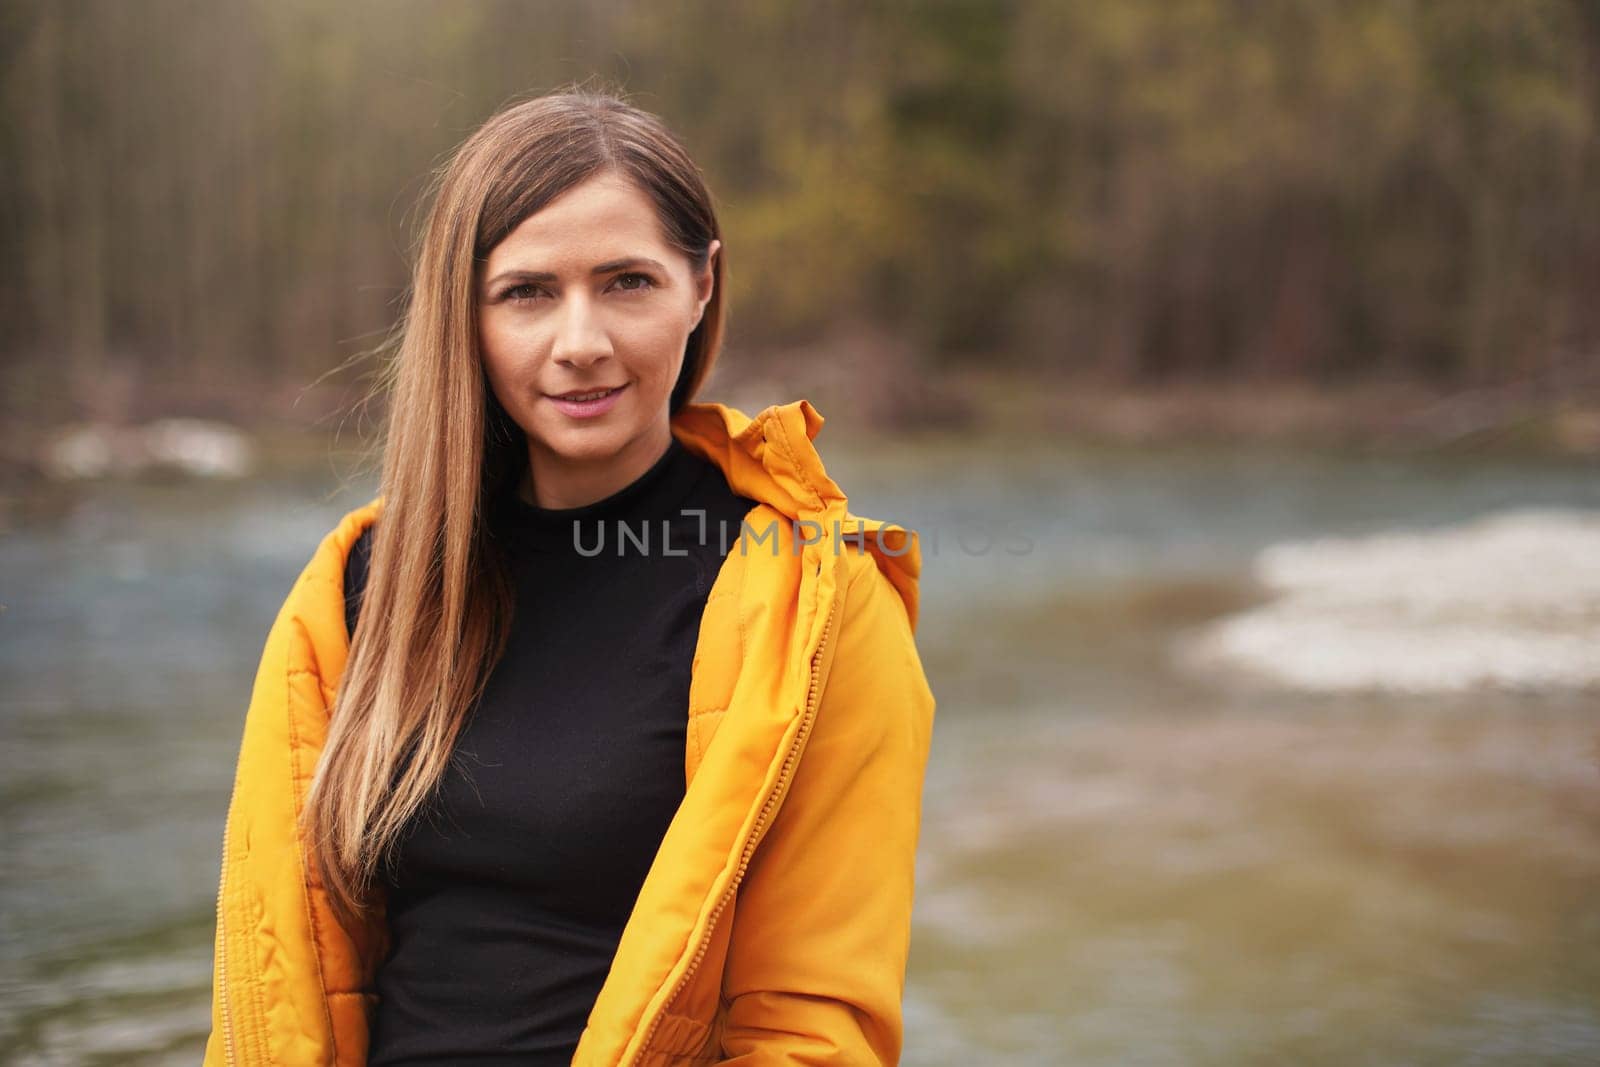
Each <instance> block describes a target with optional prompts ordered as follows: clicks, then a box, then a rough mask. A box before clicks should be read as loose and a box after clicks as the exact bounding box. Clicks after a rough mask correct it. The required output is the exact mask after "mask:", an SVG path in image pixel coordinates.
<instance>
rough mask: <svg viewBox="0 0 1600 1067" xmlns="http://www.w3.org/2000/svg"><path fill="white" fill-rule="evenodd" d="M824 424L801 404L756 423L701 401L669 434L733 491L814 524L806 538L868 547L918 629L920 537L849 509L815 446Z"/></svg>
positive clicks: (775, 408)
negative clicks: (707, 463) (702, 459)
mask: <svg viewBox="0 0 1600 1067" xmlns="http://www.w3.org/2000/svg"><path fill="white" fill-rule="evenodd" d="M823 422H824V419H823V416H822V413H821V412H819V411H818V410H817V409H816V407H815V406H813V405H812V403H811V402H810V401H809V400H804V399H802V400H794V401H790V402H789V403H787V404H773V405H771V406H769V407H766V408H763V409H762V410H761V411H760V412H759V413H757V414H756V416H755V417H754V418H752V417H751V416H749V415H746V414H745V413H744V412H742V411H740V410H738V409H737V408H733V407H729V406H728V405H726V404H720V403H716V402H714V401H700V402H691V403H688V404H685V405H684V406H683V407H682V408H680V409H679V411H678V413H677V414H675V415H674V416H673V417H672V432H673V434H674V435H675V436H676V437H677V438H678V440H680V441H681V442H683V444H684V445H685V446H686V447H687V448H689V450H690V451H692V452H695V453H696V454H698V455H701V456H704V457H705V458H706V459H708V460H710V461H711V462H713V463H715V464H717V466H718V467H720V468H722V472H723V475H724V477H726V478H727V480H728V485H729V486H730V487H731V488H732V489H733V491H734V492H736V493H738V494H740V495H741V496H746V497H749V498H751V499H752V500H759V501H761V502H762V503H764V504H768V505H770V506H771V507H773V508H774V509H776V510H777V511H778V512H779V513H781V514H783V515H784V516H786V517H788V518H790V519H792V520H796V521H802V520H804V521H808V522H814V523H817V524H818V525H817V527H816V528H815V529H813V528H811V527H806V530H807V531H808V535H809V536H811V537H820V538H821V539H822V543H823V544H824V545H825V546H829V545H830V544H831V547H832V550H833V551H835V552H844V551H859V550H860V548H859V547H856V546H864V547H865V548H866V550H867V551H868V552H870V553H871V554H872V557H873V560H874V562H876V563H877V565H878V569H879V570H880V571H882V572H883V574H884V576H885V577H887V578H888V579H889V581H890V583H891V584H892V585H893V586H894V589H895V591H896V592H897V593H899V594H900V599H901V601H902V602H903V603H904V604H905V609H906V615H907V617H908V618H909V619H910V621H911V626H912V629H913V630H915V628H916V625H917V609H918V606H919V602H920V590H919V585H918V583H919V579H920V577H921V573H922V550H921V545H920V543H919V542H918V539H917V536H916V533H915V531H912V530H909V529H907V528H905V527H903V526H899V525H897V524H895V523H892V522H889V521H887V520H883V519H872V518H867V517H865V516H862V515H857V514H854V513H853V512H851V511H850V510H849V502H848V501H847V499H846V498H845V494H844V491H843V490H841V489H840V488H839V486H838V484H837V483H835V482H834V480H833V479H832V478H830V477H828V472H827V470H826V469H824V467H823V464H822V456H821V455H820V454H819V453H818V452H817V449H816V446H815V445H814V444H813V442H814V441H815V440H816V436H817V432H818V431H819V430H821V429H822V425H823ZM834 523H838V527H837V529H836V528H835V526H834ZM834 538H837V542H838V543H837V544H832V542H833V539H834ZM847 546H850V547H847Z"/></svg>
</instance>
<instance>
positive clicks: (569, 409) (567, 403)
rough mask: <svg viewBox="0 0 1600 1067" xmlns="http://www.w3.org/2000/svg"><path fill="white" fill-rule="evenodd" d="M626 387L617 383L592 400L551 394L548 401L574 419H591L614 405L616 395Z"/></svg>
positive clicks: (620, 393)
mask: <svg viewBox="0 0 1600 1067" xmlns="http://www.w3.org/2000/svg"><path fill="white" fill-rule="evenodd" d="M626 388H627V386H626V385H619V386H617V387H616V388H615V389H613V390H611V391H610V392H609V393H607V394H606V395H605V396H602V397H597V398H596V399H594V400H566V399H563V398H562V397H559V396H551V397H550V402H551V403H553V404H555V406H556V407H557V408H558V409H560V410H561V411H562V412H564V413H565V414H568V415H571V416H572V417H573V418H575V419H592V418H594V417H595V416H597V415H604V414H605V413H606V412H608V411H610V410H611V409H612V407H614V406H615V405H616V402H617V397H619V396H621V395H622V391H623V390H624V389H626Z"/></svg>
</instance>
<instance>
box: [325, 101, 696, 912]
mask: <svg viewBox="0 0 1600 1067" xmlns="http://www.w3.org/2000/svg"><path fill="white" fill-rule="evenodd" d="M603 172H609V173H616V174H619V175H621V176H623V177H625V178H628V179H630V180H632V181H633V182H634V183H635V184H637V186H638V187H639V188H640V189H641V190H643V191H644V192H645V193H646V194H647V195H648V196H649V197H650V199H651V201H652V202H653V203H654V205H655V207H656V212H657V215H658V216H659V218H660V220H661V225H662V228H663V231H664V234H665V237H666V239H667V241H668V243H669V244H671V245H673V246H675V247H676V248H678V249H679V250H680V251H682V252H683V253H684V255H685V256H687V257H688V258H689V260H690V263H691V266H692V267H693V269H694V270H695V271H697V272H698V271H701V270H704V268H705V263H706V258H707V255H708V252H709V248H710V245H711V242H712V241H713V240H716V239H719V238H720V236H721V234H720V230H719V228H718V225H717V219H716V215H715V213H714V211H713V209H712V204H711V196H710V193H709V192H708V190H707V189H706V186H705V183H704V181H703V179H702V177H701V175H700V172H699V170H698V168H697V167H696V166H695V164H694V163H693V161H692V160H691V159H690V158H689V155H688V153H687V152H686V151H685V150H684V148H683V146H682V144H680V143H679V141H678V139H677V138H676V137H675V136H673V134H672V133H671V132H670V131H669V130H668V129H667V128H666V126H665V125H663V123H662V122H661V120H660V119H659V118H657V117H656V116H654V115H651V114H650V113H648V112H645V111H642V110H639V109H638V108H636V107H633V106H632V105H630V104H628V103H627V102H626V101H625V100H624V99H623V98H622V97H621V96H620V95H617V94H616V93H615V92H613V91H611V90H605V89H601V90H593V89H584V88H580V87H577V86H568V87H565V88H563V89H560V90H557V91H555V92H552V93H548V94H545V95H541V96H535V97H532V98H525V99H520V100H514V101H513V102H512V103H510V104H508V105H507V106H505V107H503V108H502V109H500V110H499V111H497V112H496V113H495V114H494V115H493V116H491V117H490V118H489V119H488V120H487V121H486V122H484V124H483V125H482V126H480V127H479V128H478V129H477V130H476V131H475V132H473V133H472V135H471V136H469V137H468V138H467V139H466V140H465V141H464V142H462V143H461V145H460V146H459V147H458V148H457V149H456V151H455V152H454V153H453V154H452V156H451V157H450V159H449V161H448V162H447V163H446V164H445V165H444V166H443V167H442V168H441V169H440V170H439V171H438V172H436V174H435V176H434V180H433V182H432V183H431V184H430V193H431V197H432V204H431V207H430V209H429V211H428V214H427V217H426V219H425V221H424V223H423V227H422V231H421V233H420V240H419V241H418V243H417V245H416V246H414V247H415V262H414V267H413V270H412V276H411V286H410V290H409V292H408V293H407V306H406V308H405V311H404V312H403V314H402V315H401V318H400V321H399V323H398V324H397V327H396V329H395V331H394V333H393V334H392V335H391V341H390V342H389V347H391V348H392V349H393V350H394V351H393V353H392V355H393V358H391V359H390V360H389V361H388V362H387V365H386V366H385V368H384V370H383V372H382V374H381V376H380V380H379V383H378V390H379V392H380V393H383V394H386V395H387V397H388V401H389V403H388V416H387V426H386V427H385V430H384V433H383V435H382V443H381V448H382V479H381V490H380V492H381V495H382V498H383V503H382V507H381V514H380V517H379V520H378V522H377V523H376V525H375V528H374V530H373V541H372V558H371V566H370V575H371V577H370V579H369V581H368V583H367V585H366V588H365V591H364V593H363V601H362V609H361V613H360V617H359V621H358V623H357V626H356V631H355V634H354V635H353V639H352V644H351V650H350V657H349V659H348V661H347V663H346V667H345V670H344V674H343V677H342V680H341V682H340V685H339V689H338V693H337V696H336V698H335V702H334V706H333V708H332V711H331V718H330V722H329V726H328V737H327V743H326V745H325V746H324V748H323V752H322V756H321V759H320V760H319V762H318V764H317V769H316V774H315V776H314V778H313V779H312V783H311V789H310V793H309V795H308V797H307V800H306V806H305V811H304V813H303V815H302V829H303V831H304V832H305V834H306V837H307V840H308V841H309V842H310V847H311V850H312V853H313V856H314V863H315V867H316V871H317V873H318V874H319V875H320V876H321V879H322V882H323V885H324V886H325V888H326V890H327V893H328V897H329V902H330V904H331V905H332V906H333V908H334V911H335V913H336V914H338V915H339V916H340V918H341V921H344V922H346V923H347V924H352V925H353V924H355V923H358V922H360V921H362V920H363V919H364V918H365V917H366V916H367V915H369V914H370V907H371V905H372V888H373V884H374V878H375V874H376V871H377V865H378V864H379V863H380V862H382V861H383V860H384V858H385V857H386V856H387V855H388V853H389V851H390V849H391V848H392V847H394V846H395V845H396V843H397V840H398V837H399V834H400V832H401V831H402V829H403V828H404V826H405V824H406V822H407V821H408V820H409V819H410V818H411V817H412V816H413V815H414V814H415V813H416V812H417V811H418V809H419V808H420V807H421V806H422V805H423V804H424V803H426V802H427V801H428V798H429V797H430V795H431V794H432V793H433V791H434V789H435V787H436V786H437V785H438V782H439V780H440V778H441V777H442V775H443V774H444V771H445V770H446V768H447V767H448V765H449V762H450V757H451V751H452V749H453V747H454V744H455V740H456V737H457V735H458V734H459V733H460V730H461V726H462V723H463V722H464V720H465V718H466V716H467V714H468V712H469V711H470V709H471V706H472V705H473V704H474V703H475V702H476V701H477V699H478V698H479V697H480V696H481V695H482V693H483V687H484V684H485V683H486V682H487V680H488V676H489V672H490V670H491V668H492V667H493V666H494V663H495V662H496V661H497V660H498V659H499V657H500V656H501V655H502V653H503V652H504V650H505V642H506V636H507V632H508V630H509V626H510V620H511V610H512V594H511V585H510V581H509V578H508V577H507V568H506V562H505V560H503V559H501V558H500V557H499V556H498V554H497V552H496V549H495V546H494V542H493V541H492V540H491V539H490V538H488V537H487V535H486V532H485V528H484V517H485V515H486V513H487V511H488V508H489V506H490V504H491V503H492V501H493V500H494V499H495V498H496V497H497V496H498V495H499V494H501V493H505V492H508V491H511V490H512V488H513V487H514V486H515V484H516V481H517V479H519V478H520V477H521V475H522V473H523V468H524V466H525V465H526V463H527V449H526V444H525V440H524V437H523V434H522V432H521V430H520V428H519V427H518V426H517V425H516V424H515V423H514V422H513V421H512V420H511V418H510V417H509V415H507V413H506V411H505V409H504V408H503V407H502V406H501V405H500V404H499V402H498V401H497V400H496V399H495V396H494V393H493V391H492V390H491V388H490V387H489V384H488V380H487V378H486V376H485V373H484V369H483V364H482V360H481V358H480V353H479V346H478V333H477V292H478V285H477V282H478V271H479V270H480V269H481V267H482V264H483V261H484V260H485V259H486V258H487V257H488V254H489V252H490V251H491V250H492V249H493V248H494V247H495V246H496V245H497V244H499V243H500V242H501V241H502V240H503V239H504V238H505V237H506V236H507V235H508V234H509V233H510V232H511V231H512V230H513V229H515V228H516V227H517V226H518V225H519V224H520V223H521V222H522V220H524V219H525V218H527V217H528V216H530V215H532V214H533V213H535V212H537V211H539V210H540V209H541V208H543V207H544V206H545V205H546V204H548V203H549V202H550V201H552V200H553V199H555V198H556V197H557V196H559V195H560V194H561V193H563V192H565V191H566V190H568V189H570V188H572V187H573V186H576V185H578V184H579V183H581V182H583V181H585V180H587V179H589V178H591V177H594V176H596V175H598V174H601V173H603ZM725 259H726V254H725V253H724V254H719V255H718V256H717V257H716V259H715V262H714V265H713V290H712V295H711V299H710V302H709V303H708V304H707V305H706V308H705V313H704V315H703V316H702V318H701V321H700V324H699V325H698V326H696V327H695V329H694V332H693V333H691V334H690V336H689V340H688V344H687V347H686V350H685V353H684V361H683V369H682V371H681V373H680V374H679V377H678V381H677V382H676V383H675V385H674V387H673V390H672V396H671V400H670V408H671V411H672V412H673V413H676V412H677V411H678V410H679V409H680V408H681V407H682V406H683V405H684V404H685V403H687V402H688V401H689V400H690V399H691V398H692V397H693V396H694V394H695V392H696V390H698V389H699V387H700V385H701V383H703V382H704V381H705V378H706V375H707V374H708V373H709V372H710V370H711V366H712V363H713V362H714V361H715V359H716V357H717V353H718V351H719V349H720V348H721V344H722V332H723V324H724V319H725V314H726V312H725V310H724V303H723V291H724V287H723V274H724V268H723V263H724V261H725Z"/></svg>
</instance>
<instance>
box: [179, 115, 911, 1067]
mask: <svg viewBox="0 0 1600 1067" xmlns="http://www.w3.org/2000/svg"><path fill="white" fill-rule="evenodd" d="M724 258H725V257H724V255H723V252H722V244H721V240H720V237H719V230H718V226H717V221H716V217H715V214H714V212H713V210H712V206H711V201H710V197H709V194H708V193H707V191H706V189H705V186H704V184H703V182H702V180H701V178H700V176H699V172H698V171H697V169H696V168H695V166H694V164H693V163H692V162H691V161H690V159H689V158H688V156H687V155H686V153H685V152H684V150H683V148H682V146H681V145H680V144H679V143H678V142H677V141H676V140H675V139H674V138H673V136H672V135H671V134H670V133H669V132H668V131H667V130H666V129H665V128H664V127H663V126H662V125H661V123H660V122H659V120H657V119H656V118H655V117H654V116H651V115H649V114H646V113H644V112H641V111H639V110H637V109H634V108H632V107H631V106H629V105H627V104H625V103H623V102H622V101H621V100H619V99H616V98H614V97H611V96H609V95H605V94H599V93H586V92H579V91H570V92H562V93H556V94H551V95H548V96H544V97H539V98H535V99H531V100H527V101H523V102H521V103H517V104H515V105H514V106H511V107H508V108H506V109H504V110H502V111H501V112H500V113H498V114H496V115H495V116H493V117H492V118H491V119H489V121H488V122H487V123H485V124H484V125H483V126H482V127H481V128H480V129H479V130H477V131H476V132H475V133H474V134H473V135H472V136H471V137H470V138H469V139H468V140H467V141H466V142H465V143H464V144H463V145H462V146H461V147H460V148H459V149H458V150H457V152H456V154H455V155H454V157H453V158H452V160H451V161H450V163H449V164H448V166H447V167H446V168H445V169H444V171H443V172H442V174H441V175H440V180H439V184H438V187H437V190H436V193H435V196H434V201H433V205H432V208H431V211H430V214H429V216H428V219H427V222H426V224H425V230H424V235H423V240H422V243H421V246H420V251H419V255H418V258H417V263H416V267H415V272H414V276H413V283H412V295H411V304H410V307H409V308H408V311H407V314H406V319H405V323H404V329H403V332H402V333H401V335H400V345H399V351H398V357H397V359H396V360H395V361H394V363H393V370H392V379H391V380H390V381H389V382H388V383H386V386H387V388H388V389H389V391H390V414H389V424H388V429H387V434H386V438H385V442H384V462H383V474H382V484H381V493H380V495H379V496H378V497H377V498H376V499H375V500H373V501H372V502H370V503H369V504H367V505H365V506H364V507H361V508H358V509H356V510H354V511H352V512H350V513H349V514H348V515H346V516H345V517H344V519H343V520H342V521H341V522H340V523H339V525H338V526H337V528H336V529H334V530H333V531H332V532H331V533H329V534H328V536H327V537H326V538H325V539H324V540H323V542H322V544H321V546H320V547H319V548H318V550H317V552H316V553H315V555H314V556H313V558H312V560H311V562H310V563H309V565H308V566H307V567H306V569H305V571H304V573H303V574H302V575H301V577H300V579H299V581H298V582H297V583H296V584H295V586H294V588H293V590H292V591H291V593H290V594H289V597H288V599H287V601H286V603H285V604H284V606H283V609H282V611H281V612H280V613H279V616H278V618H277V621H276V622H275V624H274V625H273V627H272V629H271V632H270V633H269V635H268V638H267V643H266V649H265V652H264V654H263V657H262V661H261V666H260V669H259V672H258V674H257V678H256V684H255V689H254V693H253V696H252V700H251V703H250V707H249V710H248V712H247V714H246V719H245V728H244V739H243V744H242V748H241V752H240V757H239V765H238V773H237V778H236V782H235V785H234V792H233V800H232V804H231V806H230V808H229V812H228V817H227V824H226V830H225V832H224V835H223V856H222V879H221V886H220V890H219V900H218V910H217V938H216V957H215V959H216V963H215V978H214V983H213V998H212V999H213V1007H212V1022H213V1027H212V1034H211V1038H210V1042H209V1044H208V1046H207V1050H206V1063H207V1064H213V1063H216V1064H223V1063H226V1064H244V1063H250V1064H255V1063H262V1064H265V1063H274V1064H312V1063H335V1064H365V1063H369V1062H370V1063H373V1064H389V1063H393V1064H398V1063H440V1064H442V1063H457V1062H464V1061H472V1062H505V1063H513V1062H514V1063H519V1064H538V1063H575V1064H585V1065H591V1064H592V1065H600V1064H606V1065H612V1064H630V1065H634V1064H637V1065H665V1064H703V1063H721V1062H737V1063H749V1064H759V1063H780V1062H783V1063H791V1062H793V1063H799V1062H805V1063H842V1064H869V1063H893V1062H896V1061H897V1060H898V1057H899V1054H900V1049H901V1040H902V1027H901V1015H900V1003H901V994H902V989H903V983H904V975H905V962H906V955H907V950H908V944H909V937H910V913H911V903H912V888H913V884H912V883H913V867H914V857H915V851H916V841H917V835H918V827H919V816H920V799H921V789H922V780H923V769H924V766H925V763H926V759H927V753H928V745H929V740H930V733H931V729H932V722H933V712H934V700H933V696H932V694H931V692H930V691H929V689H928V686H927V682H926V680H925V677H924V674H923V671H922V666H921V663H920V661H919V659H918V656H917V651H916V647H915V644H914V641H913V631H914V627H915V624H916V617H917V605H918V587H917V580H918V574H919V570H920V554H919V549H918V546H917V543H916V541H915V539H914V538H913V537H912V536H911V535H910V534H909V533H908V532H906V531H904V530H899V529H896V528H894V527H892V526H890V525H888V524H885V523H883V522H880V521H878V520H871V519H862V518H859V517H857V516H855V515H852V514H850V513H849V511H848V508H847V503H846V500H845V497H844V494H843V493H842V492H841V491H840V490H839V487H838V486H837V485H836V484H835V483H834V482H833V481H832V480H831V479H830V478H829V477H828V475H827V473H826V472H825V471H824V469H823V466H822V463H821V460H820V458H819V456H818V454H817V452H816V450H815V448H814V447H813V444H812V441H813V439H814V438H815V436H816V434H817V431H818V429H819V428H820V427H821V425H822V421H823V420H822V416H821V415H820V414H819V413H818V412H817V411H816V409H815V408H813V407H812V406H811V404H810V403H808V402H807V401H805V400H799V401H795V402H793V403H789V404H783V405H774V406H772V407H769V408H767V409H765V410H764V411H762V412H760V413H759V414H758V415H757V416H756V417H755V418H753V419H752V418H750V417H748V416H746V415H745V414H743V413H742V412H739V411H736V410H734V409H732V408H730V407H727V406H725V405H722V404H717V403H709V402H696V401H694V400H693V399H692V398H693V396H694V395H695V392H696V390H697V389H698V388H699V386H700V385H701V383H702V382H703V381H704V380H705V378H706V375H707V373H708V372H709V371H710V368H711V366H712V363H713V361H714V360H715V358H716V355H717V352H718V348H719V345H720V341H721V337H722V326H723V316H724V303H723V296H722V284H721V283H722V277H723V263H724ZM652 535H654V539H652Z"/></svg>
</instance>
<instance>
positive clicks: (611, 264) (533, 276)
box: [487, 256, 667, 287]
mask: <svg viewBox="0 0 1600 1067" xmlns="http://www.w3.org/2000/svg"><path fill="white" fill-rule="evenodd" d="M634 267H652V268H654V269H655V270H658V271H660V272H661V273H662V274H665V273H666V272H667V268H665V267H663V266H662V265H661V264H660V263H658V262H656V261H655V260H653V259H651V258H649V257H648V256H624V257H623V258H622V259H612V260H607V261H606V262H605V263H601V264H599V265H598V266H596V267H595V268H594V269H593V270H591V271H590V272H589V273H590V274H610V273H612V272H613V271H619V270H628V269H630V268H634ZM512 279H515V280H517V281H520V282H553V281H555V280H556V276H555V275H554V274H551V273H550V272H549V271H545V270H519V269H512V270H506V271H501V272H500V273H499V274H496V275H495V276H494V277H493V278H491V279H490V280H489V281H488V282H487V284H488V285H489V286H490V287H493V286H496V285H499V284H500V283H501V282H505V281H511V280H512Z"/></svg>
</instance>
